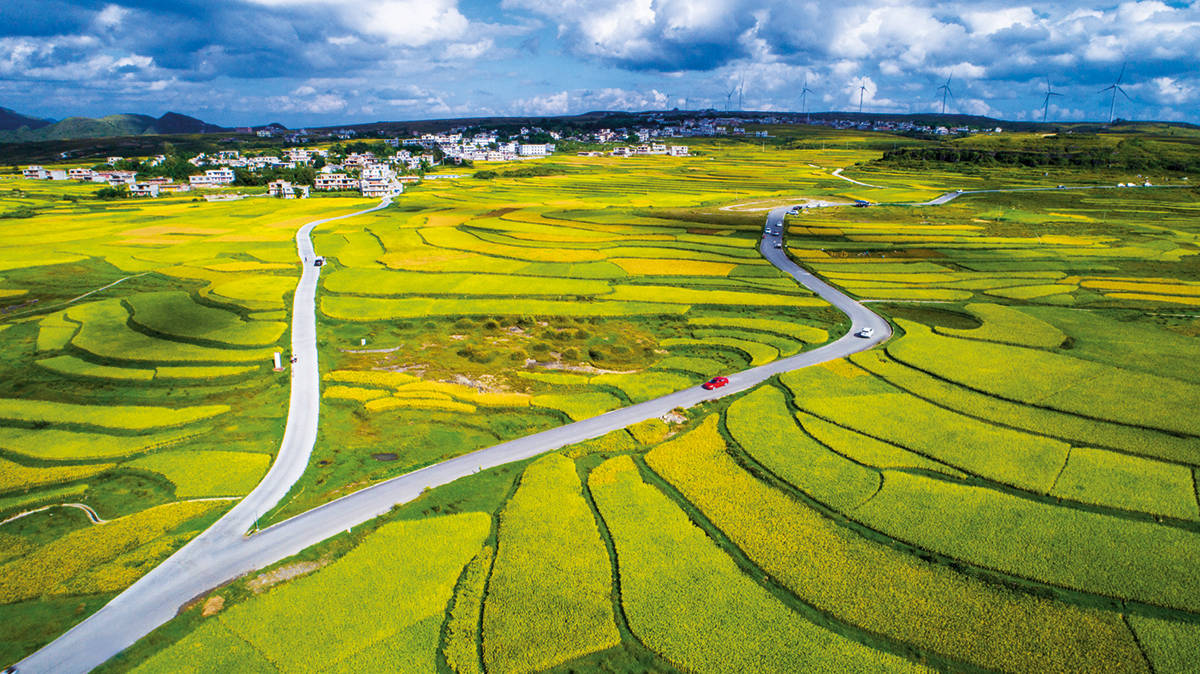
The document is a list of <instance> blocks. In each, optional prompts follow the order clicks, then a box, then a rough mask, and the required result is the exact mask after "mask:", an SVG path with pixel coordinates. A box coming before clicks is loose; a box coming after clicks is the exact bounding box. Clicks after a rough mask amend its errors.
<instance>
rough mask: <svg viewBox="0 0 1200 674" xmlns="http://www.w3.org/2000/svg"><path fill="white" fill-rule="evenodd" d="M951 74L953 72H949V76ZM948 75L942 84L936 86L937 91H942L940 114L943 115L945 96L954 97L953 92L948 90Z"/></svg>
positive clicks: (944, 111)
mask: <svg viewBox="0 0 1200 674" xmlns="http://www.w3.org/2000/svg"><path fill="white" fill-rule="evenodd" d="M953 76H954V75H953V73H951V75H950V77H953ZM950 77H947V78H946V83H945V84H943V85H942V86H940V87H938V88H937V90H938V91H940V92H942V114H943V115H944V114H946V96H950V98H954V92H953V91H950Z"/></svg>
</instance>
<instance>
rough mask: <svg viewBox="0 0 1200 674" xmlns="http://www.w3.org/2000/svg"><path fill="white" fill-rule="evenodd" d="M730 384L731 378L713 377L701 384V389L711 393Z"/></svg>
mask: <svg viewBox="0 0 1200 674" xmlns="http://www.w3.org/2000/svg"><path fill="white" fill-rule="evenodd" d="M728 383H729V377H713V378H712V379H709V380H708V381H706V382H704V383H703V384H701V385H700V388H702V389H704V390H705V391H711V390H713V389H717V388H721V387H722V386H724V385H726V384H728Z"/></svg>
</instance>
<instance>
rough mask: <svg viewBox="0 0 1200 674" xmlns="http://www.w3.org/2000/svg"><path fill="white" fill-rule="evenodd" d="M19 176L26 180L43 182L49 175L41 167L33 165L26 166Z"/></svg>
mask: <svg viewBox="0 0 1200 674" xmlns="http://www.w3.org/2000/svg"><path fill="white" fill-rule="evenodd" d="M21 175H22V176H24V178H25V179H26V180H45V179H46V178H47V177H48V176H49V175H50V172H49V171H47V170H46V169H45V168H43V167H41V166H36V165H35V166H26V167H25V170H24V171H22V172H21Z"/></svg>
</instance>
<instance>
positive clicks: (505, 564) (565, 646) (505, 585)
mask: <svg viewBox="0 0 1200 674" xmlns="http://www.w3.org/2000/svg"><path fill="white" fill-rule="evenodd" d="M498 535H499V543H498V546H497V549H496V561H495V564H494V566H493V567H492V574H491V578H490V580H489V581H488V585H487V598H486V600H485V601H484V605H483V660H484V663H485V665H486V666H487V669H488V670H489V671H506V672H535V671H538V670H541V669H545V668H547V667H552V666H554V665H558V664H561V663H564V662H567V661H569V660H572V659H574V658H577V657H580V656H582V655H586V654H588V653H594V652H596V651H601V650H604V649H606V648H609V647H611V646H614V645H616V644H617V642H618V641H619V639H620V637H619V635H618V633H617V626H616V622H615V621H616V618H615V616H614V614H613V606H612V602H611V600H610V599H609V593H610V591H611V589H612V581H611V576H610V571H609V569H610V563H609V560H608V554H607V551H606V550H605V548H604V542H603V541H602V540H601V538H600V534H599V532H598V531H597V529H596V522H595V519H594V518H593V516H592V513H591V509H590V508H589V507H588V504H587V501H586V500H585V499H584V497H583V495H582V493H581V484H580V481H579V476H578V475H576V473H575V464H574V462H572V461H571V460H569V459H566V458H564V457H562V456H559V455H557V454H551V455H549V456H546V457H545V458H542V459H540V460H538V461H537V462H535V463H533V464H531V465H530V466H529V467H528V468H526V469H525V473H524V475H522V476H521V483H520V486H519V487H518V488H517V492H516V493H515V494H514V495H513V497H512V499H511V500H510V501H509V503H508V505H507V506H505V508H504V510H502V511H501V512H500V526H499V534H498Z"/></svg>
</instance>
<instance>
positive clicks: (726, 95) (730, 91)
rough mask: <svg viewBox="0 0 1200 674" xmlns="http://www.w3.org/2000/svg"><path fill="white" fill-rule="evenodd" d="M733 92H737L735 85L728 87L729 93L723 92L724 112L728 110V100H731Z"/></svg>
mask: <svg viewBox="0 0 1200 674" xmlns="http://www.w3.org/2000/svg"><path fill="white" fill-rule="evenodd" d="M735 93H737V87H734V88H732V89H730V90H729V93H727V94H725V112H729V102H730V101H732V100H733V95H734V94H735Z"/></svg>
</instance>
